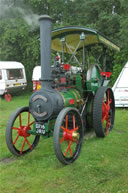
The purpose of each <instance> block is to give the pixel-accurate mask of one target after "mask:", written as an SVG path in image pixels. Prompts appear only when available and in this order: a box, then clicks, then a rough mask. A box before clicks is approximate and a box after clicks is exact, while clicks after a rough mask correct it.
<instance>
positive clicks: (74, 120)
mask: <svg viewBox="0 0 128 193" xmlns="http://www.w3.org/2000/svg"><path fill="white" fill-rule="evenodd" d="M73 129H75V115H73Z"/></svg>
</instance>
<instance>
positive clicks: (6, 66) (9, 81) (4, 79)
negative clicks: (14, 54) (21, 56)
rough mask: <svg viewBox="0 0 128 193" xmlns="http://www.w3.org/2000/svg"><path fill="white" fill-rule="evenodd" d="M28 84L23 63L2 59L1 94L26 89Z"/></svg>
mask: <svg viewBox="0 0 128 193" xmlns="http://www.w3.org/2000/svg"><path fill="white" fill-rule="evenodd" d="M26 86H27V80H26V74H25V69H24V66H23V64H21V63H20V62H13V61H11V62H10V61H8V62H7V61H0V96H2V95H4V94H8V93H9V94H12V93H15V92H17V91H20V90H24V89H25V88H26Z"/></svg>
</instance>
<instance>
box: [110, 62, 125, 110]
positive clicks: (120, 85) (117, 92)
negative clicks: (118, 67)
mask: <svg viewBox="0 0 128 193" xmlns="http://www.w3.org/2000/svg"><path fill="white" fill-rule="evenodd" d="M112 89H113V92H114V96H115V106H116V107H128V61H127V63H126V64H125V66H124V68H123V69H122V71H121V73H120V75H119V76H118V78H117V80H116V82H115V84H114V86H113V88H112Z"/></svg>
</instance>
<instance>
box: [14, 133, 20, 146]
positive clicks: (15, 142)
mask: <svg viewBox="0 0 128 193" xmlns="http://www.w3.org/2000/svg"><path fill="white" fill-rule="evenodd" d="M19 136H20V135H19V134H18V135H17V137H16V139H15V140H14V141H13V145H15V143H16V142H17V139H18V138H19Z"/></svg>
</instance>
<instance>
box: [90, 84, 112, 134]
mask: <svg viewBox="0 0 128 193" xmlns="http://www.w3.org/2000/svg"><path fill="white" fill-rule="evenodd" d="M114 118H115V100H114V95H113V91H112V89H111V88H109V87H100V88H99V89H98V90H97V92H96V95H95V98H94V104H93V126H94V130H95V132H96V135H97V136H98V137H105V136H107V134H108V132H109V131H111V130H112V128H113V125H114Z"/></svg>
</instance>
